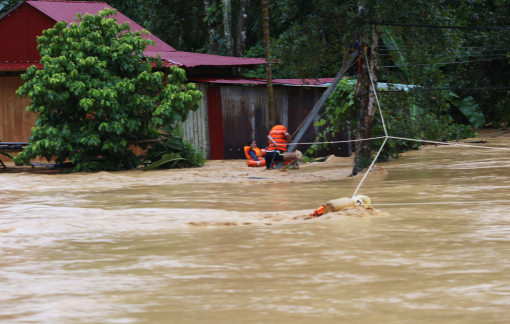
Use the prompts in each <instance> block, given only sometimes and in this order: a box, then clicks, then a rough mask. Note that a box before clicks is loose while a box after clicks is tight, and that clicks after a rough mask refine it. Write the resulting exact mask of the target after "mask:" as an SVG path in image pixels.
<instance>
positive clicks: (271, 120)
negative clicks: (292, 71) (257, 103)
mask: <svg viewBox="0 0 510 324" xmlns="http://www.w3.org/2000/svg"><path fill="white" fill-rule="evenodd" d="M267 1H268V0H262V1H261V2H262V28H263V31H264V52H265V57H266V89H267V118H268V127H269V129H271V128H273V126H274V125H275V123H276V120H275V111H274V93H273V69H272V67H271V52H270V49H271V37H270V35H269V9H268V4H267Z"/></svg>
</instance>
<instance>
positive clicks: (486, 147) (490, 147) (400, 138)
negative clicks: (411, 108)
mask: <svg viewBox="0 0 510 324" xmlns="http://www.w3.org/2000/svg"><path fill="white" fill-rule="evenodd" d="M388 138H393V139H398V140H405V141H414V142H424V143H433V144H441V145H452V146H465V147H476V148H485V149H494V150H505V151H508V150H510V148H508V147H494V146H481V145H470V144H460V143H450V142H438V141H429V140H419V139H412V138H405V137H396V136H388Z"/></svg>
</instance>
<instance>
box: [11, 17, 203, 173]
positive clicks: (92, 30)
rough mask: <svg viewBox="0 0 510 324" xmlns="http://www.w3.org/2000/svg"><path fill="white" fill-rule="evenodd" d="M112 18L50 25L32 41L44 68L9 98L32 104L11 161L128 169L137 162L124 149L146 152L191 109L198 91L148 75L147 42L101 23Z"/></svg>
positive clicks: (175, 75)
mask: <svg viewBox="0 0 510 324" xmlns="http://www.w3.org/2000/svg"><path fill="white" fill-rule="evenodd" d="M115 14H116V12H115V11H114V10H109V9H106V10H105V11H102V12H100V13H99V14H98V15H85V16H80V15H78V21H79V24H77V23H71V24H70V26H69V27H67V23H66V22H58V23H57V24H56V25H55V27H54V28H51V29H48V30H45V31H44V32H43V36H41V37H39V38H38V39H37V42H38V43H39V46H38V50H39V52H40V53H41V57H42V59H41V63H42V64H43V65H44V68H43V69H42V70H37V68H36V67H35V66H32V67H30V68H29V69H28V70H27V72H26V73H25V74H23V75H22V78H23V80H25V81H26V83H25V84H24V85H23V86H22V87H20V88H19V90H18V91H17V94H18V95H19V96H28V97H30V98H31V99H32V100H31V105H30V106H29V107H28V109H30V111H32V112H34V113H37V114H38V119H37V121H36V127H35V128H34V129H33V130H32V134H31V136H30V140H29V144H28V146H27V147H26V149H25V150H24V151H23V152H22V153H20V154H19V155H18V156H17V157H16V158H15V161H16V162H22V163H28V162H29V161H30V159H31V158H35V157H37V156H40V155H41V156H44V157H46V158H47V159H48V160H50V159H51V158H52V157H55V158H56V161H57V163H64V162H65V161H66V160H67V159H69V160H71V161H72V163H73V171H97V170H120V169H122V168H127V169H131V168H134V167H136V166H138V165H139V164H141V160H140V158H139V157H137V156H136V155H135V154H134V153H133V152H132V151H131V149H130V144H137V145H140V146H142V147H143V148H145V147H147V144H144V143H143V141H146V140H150V139H155V138H158V137H159V136H160V133H159V132H158V131H157V130H158V129H159V128H162V127H165V126H166V125H174V124H178V123H180V122H182V121H185V120H186V117H187V115H188V112H189V111H190V110H196V109H198V107H199V103H198V102H199V100H200V99H201V98H202V93H201V92H200V91H197V90H195V86H194V84H192V83H187V82H186V77H185V72H184V70H182V69H179V68H177V67H171V68H170V69H171V70H170V74H169V75H167V76H166V78H165V75H164V73H163V72H153V71H152V67H151V59H148V58H146V57H144V55H143V51H144V50H145V48H146V46H147V45H148V44H154V42H153V41H151V40H146V39H144V38H143V37H142V35H141V32H138V31H137V32H134V33H133V32H131V31H130V29H129V24H128V23H125V24H123V25H119V24H117V21H116V20H115V19H113V18H109V17H112V16H114V15H115ZM141 141H142V143H140V142H141ZM98 157H101V159H99V160H98ZM153 162H154V161H153Z"/></svg>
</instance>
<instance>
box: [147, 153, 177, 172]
mask: <svg viewBox="0 0 510 324" xmlns="http://www.w3.org/2000/svg"><path fill="white" fill-rule="evenodd" d="M180 160H186V159H185V158H182V157H181V156H180V155H179V154H177V153H168V154H165V155H163V156H162V157H161V160H159V161H156V162H154V163H151V164H150V165H148V166H146V167H145V168H143V171H149V170H153V169H156V168H159V167H160V166H162V165H164V164H166V163H170V162H173V165H172V168H173V167H174V166H175V164H176V163H177V161H180Z"/></svg>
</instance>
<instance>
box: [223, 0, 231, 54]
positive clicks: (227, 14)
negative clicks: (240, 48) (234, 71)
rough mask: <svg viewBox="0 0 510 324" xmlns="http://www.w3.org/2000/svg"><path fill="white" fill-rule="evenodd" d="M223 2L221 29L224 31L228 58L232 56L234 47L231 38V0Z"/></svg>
mask: <svg viewBox="0 0 510 324" xmlns="http://www.w3.org/2000/svg"><path fill="white" fill-rule="evenodd" d="M222 2H223V28H224V31H225V46H226V47H227V52H228V56H234V46H233V44H232V43H233V38H232V0H222Z"/></svg>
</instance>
